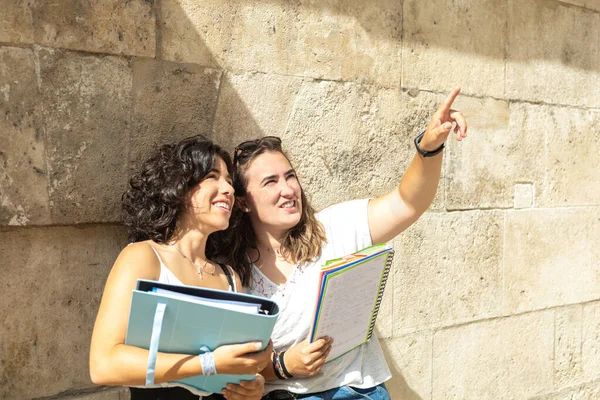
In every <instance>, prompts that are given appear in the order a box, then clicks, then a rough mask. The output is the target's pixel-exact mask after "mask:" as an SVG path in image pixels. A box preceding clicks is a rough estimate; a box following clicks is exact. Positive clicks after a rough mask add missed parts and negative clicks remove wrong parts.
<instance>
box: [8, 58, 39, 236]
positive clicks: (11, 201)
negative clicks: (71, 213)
mask: <svg viewBox="0 0 600 400" xmlns="http://www.w3.org/2000/svg"><path fill="white" fill-rule="evenodd" d="M37 96H38V90H37V80H36V75H35V61H34V55H33V52H32V51H31V50H29V49H21V48H14V47H0V115H2V118H0V143H2V144H1V147H0V225H28V224H47V223H49V222H50V208H49V199H48V177H47V168H46V159H45V154H44V139H43V135H42V132H41V129H40V127H39V126H38V125H39V121H38V120H36V117H35V114H36V112H35V111H36V108H37V105H36V98H37Z"/></svg>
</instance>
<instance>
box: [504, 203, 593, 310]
mask: <svg viewBox="0 0 600 400" xmlns="http://www.w3.org/2000/svg"><path fill="white" fill-rule="evenodd" d="M599 215H600V212H599V209H598V208H597V207H590V208H575V209H543V210H523V211H508V212H507V213H506V226H505V234H504V235H505V238H504V257H503V258H504V295H503V297H504V301H503V304H504V310H503V311H504V312H505V313H517V312H522V311H527V310H535V309H540V308H545V307H553V306H560V305H565V304H574V303H580V302H584V301H589V300H594V299H598V298H600V275H599V274H598V265H599V263H600V248H599V247H598V245H597V244H598V243H599V241H600V217H599Z"/></svg>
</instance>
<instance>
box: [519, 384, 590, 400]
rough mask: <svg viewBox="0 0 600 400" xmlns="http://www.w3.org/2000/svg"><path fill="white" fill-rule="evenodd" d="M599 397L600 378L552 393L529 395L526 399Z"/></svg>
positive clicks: (584, 399)
mask: <svg viewBox="0 0 600 400" xmlns="http://www.w3.org/2000/svg"><path fill="white" fill-rule="evenodd" d="M597 399H600V380H595V381H592V382H586V383H584V384H581V385H577V386H571V387H567V388H564V389H561V390H559V391H556V392H553V393H547V394H543V395H540V396H535V397H531V398H529V399H528V400H597Z"/></svg>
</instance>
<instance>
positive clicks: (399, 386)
mask: <svg viewBox="0 0 600 400" xmlns="http://www.w3.org/2000/svg"><path fill="white" fill-rule="evenodd" d="M381 347H382V348H383V351H384V353H385V356H386V359H387V363H388V366H389V368H390V370H391V371H392V379H391V380H389V381H387V382H386V383H385V385H386V386H387V388H388V390H389V392H390V397H391V398H392V399H399V400H430V399H431V398H432V397H431V374H432V367H433V366H432V365H431V354H432V334H431V333H430V332H419V333H414V334H410V335H405V336H400V337H396V338H394V339H388V340H382V341H381Z"/></svg>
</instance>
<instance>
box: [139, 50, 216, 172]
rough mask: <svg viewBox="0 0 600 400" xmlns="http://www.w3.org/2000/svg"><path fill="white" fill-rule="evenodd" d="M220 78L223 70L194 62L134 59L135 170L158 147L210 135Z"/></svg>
mask: <svg viewBox="0 0 600 400" xmlns="http://www.w3.org/2000/svg"><path fill="white" fill-rule="evenodd" d="M220 80H221V72H220V71H217V70H214V69H210V68H204V67H200V66H198V65H195V64H176V63H171V62H166V61H155V60H148V59H138V60H135V61H134V62H133V104H134V106H133V107H134V129H133V134H132V135H131V165H132V168H133V169H135V168H137V166H138V165H139V163H140V161H143V159H145V158H146V157H147V156H148V154H149V152H150V150H151V149H153V148H154V147H155V146H158V145H162V144H165V143H169V142H172V141H176V140H179V139H183V138H186V137H189V136H194V135H199V134H200V135H205V136H206V137H208V138H210V136H211V135H210V131H211V128H212V125H213V121H214V116H215V109H216V106H217V96H218V92H219V82H220Z"/></svg>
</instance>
